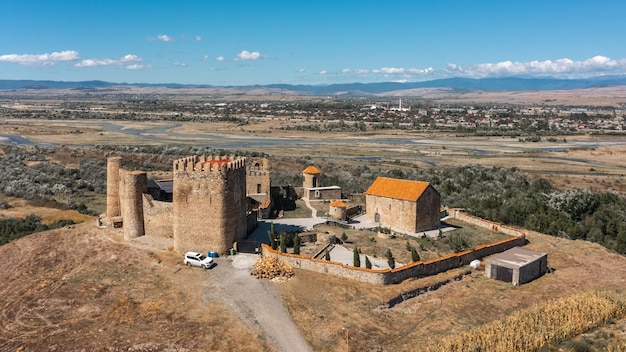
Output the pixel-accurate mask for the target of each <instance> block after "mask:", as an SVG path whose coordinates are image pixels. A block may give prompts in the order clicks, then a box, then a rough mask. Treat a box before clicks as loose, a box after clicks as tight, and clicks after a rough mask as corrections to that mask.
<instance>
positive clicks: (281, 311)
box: [208, 254, 311, 352]
mask: <svg viewBox="0 0 626 352" xmlns="http://www.w3.org/2000/svg"><path fill="white" fill-rule="evenodd" d="M258 258H259V257H258V256H256V255H252V254H237V255H235V256H232V257H225V258H218V260H217V261H216V262H217V266H215V267H214V268H213V269H211V271H210V273H211V275H210V280H211V283H210V285H209V288H208V290H209V291H212V292H209V293H208V295H210V296H214V295H216V296H217V297H218V298H219V299H220V300H222V301H223V302H224V303H225V304H226V305H227V306H228V307H229V308H230V309H231V310H232V311H233V312H235V314H236V315H237V317H238V318H239V319H241V320H242V321H243V322H245V323H246V324H247V325H248V326H249V327H250V328H251V329H253V330H258V331H259V338H260V339H265V340H267V341H268V342H269V343H270V344H272V345H274V347H275V348H276V349H277V350H278V351H283V352H300V351H302V352H307V351H311V349H310V348H309V346H308V345H307V343H306V342H305V340H304V338H303V337H302V335H301V334H300V332H299V331H298V329H297V327H296V325H295V324H294V323H293V321H292V320H291V317H290V315H289V313H288V312H287V309H286V308H285V306H284V305H283V302H282V299H281V297H280V294H279V292H278V290H276V288H275V287H274V285H277V284H275V283H272V282H270V281H268V280H266V279H257V278H255V277H254V276H252V275H250V270H251V268H252V265H253V264H254V262H255V261H256V260H257V259H258ZM278 285H279V284H278Z"/></svg>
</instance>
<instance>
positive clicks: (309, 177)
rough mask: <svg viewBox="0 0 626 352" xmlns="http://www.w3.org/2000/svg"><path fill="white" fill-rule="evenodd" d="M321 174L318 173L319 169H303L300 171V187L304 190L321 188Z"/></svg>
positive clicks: (312, 167)
mask: <svg viewBox="0 0 626 352" xmlns="http://www.w3.org/2000/svg"><path fill="white" fill-rule="evenodd" d="M321 173H322V172H321V171H320V169H318V168H316V167H315V166H309V167H307V168H306V169H304V170H303V171H302V174H303V175H304V182H303V183H302V187H304V188H316V187H321V185H320V181H319V178H320V174H321Z"/></svg>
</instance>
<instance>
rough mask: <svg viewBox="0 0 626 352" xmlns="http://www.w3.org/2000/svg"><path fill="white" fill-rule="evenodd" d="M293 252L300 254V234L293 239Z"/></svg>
mask: <svg viewBox="0 0 626 352" xmlns="http://www.w3.org/2000/svg"><path fill="white" fill-rule="evenodd" d="M293 254H300V236H298V235H296V237H294V239H293Z"/></svg>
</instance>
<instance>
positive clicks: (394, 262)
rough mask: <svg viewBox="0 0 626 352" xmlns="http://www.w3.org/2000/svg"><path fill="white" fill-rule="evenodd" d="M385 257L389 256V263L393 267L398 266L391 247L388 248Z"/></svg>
mask: <svg viewBox="0 0 626 352" xmlns="http://www.w3.org/2000/svg"><path fill="white" fill-rule="evenodd" d="M385 257H387V264H389V267H390V268H391V269H394V268H395V267H396V260H395V259H394V258H393V254H392V253H391V249H387V252H385Z"/></svg>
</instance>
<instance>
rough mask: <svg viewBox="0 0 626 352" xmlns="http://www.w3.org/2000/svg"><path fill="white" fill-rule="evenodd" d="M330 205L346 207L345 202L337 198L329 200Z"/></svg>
mask: <svg viewBox="0 0 626 352" xmlns="http://www.w3.org/2000/svg"><path fill="white" fill-rule="evenodd" d="M330 206H331V207H339V208H345V207H346V203H344V202H342V201H340V200H339V199H336V200H333V201H332V202H330Z"/></svg>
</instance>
